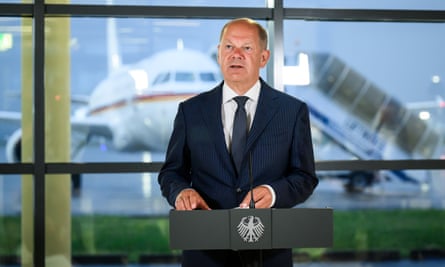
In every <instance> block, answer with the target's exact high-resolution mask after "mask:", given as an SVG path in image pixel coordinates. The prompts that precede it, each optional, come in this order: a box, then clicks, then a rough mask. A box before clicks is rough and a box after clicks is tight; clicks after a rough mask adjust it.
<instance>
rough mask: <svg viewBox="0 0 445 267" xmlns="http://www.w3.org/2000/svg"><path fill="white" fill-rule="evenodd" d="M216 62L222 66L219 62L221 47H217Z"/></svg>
mask: <svg viewBox="0 0 445 267" xmlns="http://www.w3.org/2000/svg"><path fill="white" fill-rule="evenodd" d="M216 62H217V63H218V64H220V65H221V63H220V60H219V45H218V46H217V47H216Z"/></svg>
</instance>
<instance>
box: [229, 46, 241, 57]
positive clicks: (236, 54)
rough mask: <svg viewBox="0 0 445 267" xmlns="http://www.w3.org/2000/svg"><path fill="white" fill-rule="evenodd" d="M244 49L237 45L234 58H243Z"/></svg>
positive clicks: (233, 54)
mask: <svg viewBox="0 0 445 267" xmlns="http://www.w3.org/2000/svg"><path fill="white" fill-rule="evenodd" d="M243 57H244V54H243V50H242V48H240V47H235V48H234V49H233V51H232V58H243Z"/></svg>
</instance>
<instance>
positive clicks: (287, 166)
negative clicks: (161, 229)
mask: <svg viewBox="0 0 445 267" xmlns="http://www.w3.org/2000/svg"><path fill="white" fill-rule="evenodd" d="M269 56H270V52H269V50H268V49H267V33H266V31H265V30H264V28H263V27H262V26H261V25H260V24H258V23H257V22H255V21H253V20H251V19H248V18H241V19H235V20H232V21H230V22H228V23H227V24H226V25H225V26H224V27H223V29H222V31H221V36H220V43H219V45H218V63H219V65H220V67H221V72H222V74H223V77H224V81H223V82H222V83H221V84H220V85H218V86H217V87H216V88H214V89H212V90H210V91H208V92H204V93H202V94H199V95H197V96H195V97H193V98H191V99H188V100H187V101H185V102H182V103H181V104H179V108H178V113H177V115H176V118H175V123H174V130H173V133H172V136H171V139H170V143H169V146H168V149H167V154H166V160H165V164H164V165H163V167H162V169H161V171H160V173H159V177H158V180H159V184H160V186H161V190H162V194H163V195H164V196H165V197H166V198H167V200H168V202H169V203H170V205H172V206H173V207H175V208H176V209H177V210H193V209H205V210H210V209H231V208H236V207H241V208H247V207H249V202H250V191H249V188H250V179H249V170H252V175H253V183H254V189H253V195H254V202H255V207H256V208H291V207H293V206H295V205H296V204H298V203H301V202H303V201H305V200H306V199H307V198H308V197H309V196H310V195H311V194H312V192H313V190H314V189H315V187H316V186H317V184H318V180H317V178H316V176H315V168H314V156H313V149H312V140H311V133H310V124H309V114H308V108H307V106H306V104H305V103H304V102H302V101H300V100H298V99H296V98H294V97H291V96H289V95H287V94H285V93H283V92H280V91H277V90H275V89H273V88H271V87H270V86H269V85H267V84H266V83H265V82H264V81H263V80H262V79H261V78H260V69H261V68H263V67H264V66H265V65H266V63H267V61H268V60H269ZM236 96H246V98H245V100H244V101H246V102H245V103H243V104H244V108H245V113H246V114H247V121H245V122H244V123H246V124H247V126H245V127H246V128H245V129H246V130H247V132H248V133H247V137H244V143H243V142H242V143H241V144H242V145H241V149H239V145H238V143H239V142H238V141H236V140H237V139H238V137H235V132H233V133H232V130H233V128H237V126H235V125H238V122H235V121H236V120H237V119H235V117H236V116H237V115H236V114H235V113H237V112H236V110H237V108H238V105H243V104H238V102H236V101H235V100H234V97H236ZM244 101H243V102H244ZM245 116H246V115H244V117H245ZM233 131H235V130H233ZM232 134H233V136H232ZM236 135H238V134H236ZM232 137H233V140H232ZM241 140H242V139H241ZM232 141H233V142H232ZM232 143H233V144H232ZM235 143H237V148H235V147H232V146H235ZM235 150H236V151H241V152H240V153H241V156H235V155H232V154H235ZM237 158H239V160H237ZM242 253H243V252H237V251H231V250H229V251H226V250H204V251H196V250H194V251H184V252H183V266H205V267H211V266H230V267H234V266H242V259H243V255H242ZM263 266H273V267H278V266H279V267H283V266H292V253H291V250H290V249H276V250H275V249H274V250H266V251H264V253H263Z"/></svg>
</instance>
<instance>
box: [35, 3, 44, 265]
mask: <svg viewBox="0 0 445 267" xmlns="http://www.w3.org/2000/svg"><path fill="white" fill-rule="evenodd" d="M33 11H34V17H33V22H34V23H33V49H34V55H33V57H34V60H33V75H34V77H33V81H34V83H33V88H34V96H33V100H34V113H33V119H34V127H33V132H34V142H33V145H34V150H33V155H34V159H33V160H34V210H33V212H34V231H33V233H34V240H33V242H34V253H33V261H34V266H36V267H44V266H45V241H46V240H45V92H44V91H45V90H44V88H45V87H44V80H45V79H44V77H45V76H44V66H45V65H44V63H45V62H44V59H45V14H44V12H45V5H44V0H35V1H34V9H33Z"/></svg>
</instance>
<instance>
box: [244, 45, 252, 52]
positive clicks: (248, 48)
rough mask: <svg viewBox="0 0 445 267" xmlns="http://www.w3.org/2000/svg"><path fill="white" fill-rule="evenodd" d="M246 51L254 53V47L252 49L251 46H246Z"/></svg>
mask: <svg viewBox="0 0 445 267" xmlns="http://www.w3.org/2000/svg"><path fill="white" fill-rule="evenodd" d="M244 50H245V51H246V52H251V51H252V47H250V46H245V47H244Z"/></svg>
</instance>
